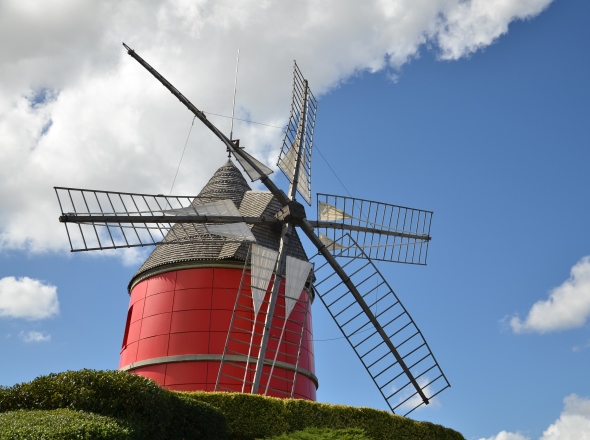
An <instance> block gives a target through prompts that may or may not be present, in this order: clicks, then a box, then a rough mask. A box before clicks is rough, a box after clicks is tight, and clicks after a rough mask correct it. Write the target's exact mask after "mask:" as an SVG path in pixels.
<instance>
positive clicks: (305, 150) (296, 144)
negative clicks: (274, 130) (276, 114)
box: [277, 63, 318, 205]
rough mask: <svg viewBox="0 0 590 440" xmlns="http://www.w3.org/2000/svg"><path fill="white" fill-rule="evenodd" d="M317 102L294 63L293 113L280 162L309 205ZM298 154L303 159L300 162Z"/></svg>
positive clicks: (284, 171)
mask: <svg viewBox="0 0 590 440" xmlns="http://www.w3.org/2000/svg"><path fill="white" fill-rule="evenodd" d="M317 105H318V104H317V101H316V99H315V97H314V96H313V94H312V93H311V90H310V89H309V86H308V85H307V80H305V79H304V78H303V75H302V74H301V71H300V70H299V67H297V63H295V65H294V68H293V100H292V102H291V116H290V117H289V123H288V124H287V130H286V131H285V137H284V139H283V147H282V148H281V153H280V154H279V161H278V163H277V165H278V166H279V168H280V169H281V171H283V173H284V174H285V176H286V177H287V179H289V182H291V184H293V183H294V182H295V181H297V188H296V189H297V191H298V192H299V194H301V196H302V197H303V198H304V199H305V201H306V202H307V203H308V204H309V205H311V151H312V147H313V131H314V126H315V117H316V112H317ZM299 156H301V161H299V166H298V157H299ZM296 174H297V175H296Z"/></svg>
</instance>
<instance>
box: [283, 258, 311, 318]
mask: <svg viewBox="0 0 590 440" xmlns="http://www.w3.org/2000/svg"><path fill="white" fill-rule="evenodd" d="M311 267H312V265H311V263H309V262H307V261H303V260H298V259H297V258H293V257H291V256H287V279H286V285H285V320H286V319H287V318H288V317H289V315H290V314H291V312H292V311H293V308H294V307H295V304H296V303H297V301H298V300H299V298H300V297H301V292H302V291H303V287H305V282H306V281H307V278H308V277H309V272H310V271H311Z"/></svg>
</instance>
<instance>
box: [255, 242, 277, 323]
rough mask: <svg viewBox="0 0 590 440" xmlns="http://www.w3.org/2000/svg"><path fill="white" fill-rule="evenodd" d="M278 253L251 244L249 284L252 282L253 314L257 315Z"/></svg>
mask: <svg viewBox="0 0 590 440" xmlns="http://www.w3.org/2000/svg"><path fill="white" fill-rule="evenodd" d="M278 255H279V253H278V252H277V251H273V250H272V249H268V248H265V247H264V246H259V245H257V244H253V245H252V259H251V265H252V270H251V279H252V281H251V284H252V301H253V303H254V312H255V315H258V312H259V310H260V306H261V305H262V301H263V300H264V295H266V291H267V289H268V284H269V283H270V277H271V276H272V273H273V271H274V269H275V266H276V263H277V257H278Z"/></svg>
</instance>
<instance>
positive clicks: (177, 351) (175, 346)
mask: <svg viewBox="0 0 590 440" xmlns="http://www.w3.org/2000/svg"><path fill="white" fill-rule="evenodd" d="M207 353H209V332H189V333H172V334H171V335H170V343H169V345H168V356H177V355H181V354H207Z"/></svg>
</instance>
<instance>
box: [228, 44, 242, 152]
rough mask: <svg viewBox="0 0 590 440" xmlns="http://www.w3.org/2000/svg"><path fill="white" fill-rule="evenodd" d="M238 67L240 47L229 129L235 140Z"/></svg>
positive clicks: (230, 138) (231, 138) (231, 136)
mask: <svg viewBox="0 0 590 440" xmlns="http://www.w3.org/2000/svg"><path fill="white" fill-rule="evenodd" d="M238 67H240V49H238V58H237V59H236V79H235V81H234V100H233V103H232V106H231V129H230V131H229V140H230V141H233V135H234V115H235V111H236V91H237V89H238Z"/></svg>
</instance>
